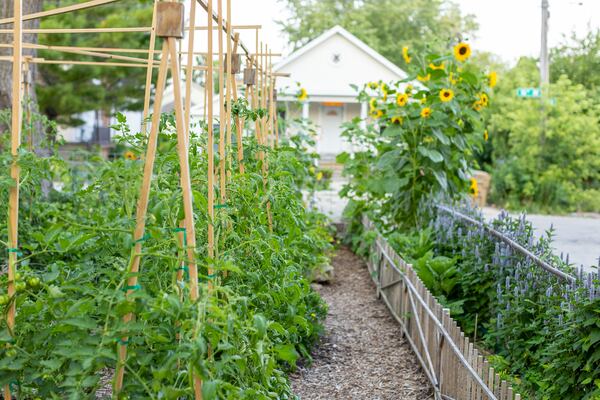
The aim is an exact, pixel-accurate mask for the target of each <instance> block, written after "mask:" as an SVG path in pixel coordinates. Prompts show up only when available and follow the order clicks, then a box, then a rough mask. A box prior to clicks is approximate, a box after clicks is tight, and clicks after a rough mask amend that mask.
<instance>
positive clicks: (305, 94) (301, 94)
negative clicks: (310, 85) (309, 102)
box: [297, 88, 308, 101]
mask: <svg viewBox="0 0 600 400" xmlns="http://www.w3.org/2000/svg"><path fill="white" fill-rule="evenodd" d="M297 97H298V101H305V100H306V99H308V92H307V91H306V89H304V88H301V89H300V91H299V92H298V96H297Z"/></svg>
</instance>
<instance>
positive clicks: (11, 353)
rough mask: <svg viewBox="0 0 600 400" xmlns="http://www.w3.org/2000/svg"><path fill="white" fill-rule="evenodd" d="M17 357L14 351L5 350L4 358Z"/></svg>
mask: <svg viewBox="0 0 600 400" xmlns="http://www.w3.org/2000/svg"><path fill="white" fill-rule="evenodd" d="M16 355H17V351H16V350H15V349H8V350H6V357H9V358H12V357H14V356H16Z"/></svg>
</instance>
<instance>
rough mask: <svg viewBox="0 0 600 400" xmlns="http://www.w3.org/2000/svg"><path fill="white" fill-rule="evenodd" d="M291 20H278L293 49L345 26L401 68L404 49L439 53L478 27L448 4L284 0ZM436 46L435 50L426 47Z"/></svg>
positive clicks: (440, 0) (445, 0)
mask: <svg viewBox="0 0 600 400" xmlns="http://www.w3.org/2000/svg"><path fill="white" fill-rule="evenodd" d="M280 1H281V2H283V3H285V5H286V7H287V9H288V11H289V13H290V14H291V18H290V19H288V20H286V21H278V24H279V25H280V26H281V27H282V29H283V31H284V32H285V33H286V34H287V35H288V37H289V42H290V43H291V44H292V46H293V47H294V49H297V48H299V47H302V46H303V45H305V44H306V43H307V42H309V41H310V40H312V39H314V38H315V37H317V36H319V35H320V34H321V33H323V32H324V31H326V30H328V29H330V28H331V27H333V26H335V25H341V26H342V27H344V28H345V29H347V30H348V31H350V32H351V33H353V34H354V35H356V36H357V37H358V38H359V39H361V40H362V41H364V42H365V43H367V44H368V45H369V46H371V47H373V48H374V49H375V50H377V51H378V52H379V53H381V54H382V55H383V56H385V57H386V58H388V59H389V60H391V61H392V62H394V63H395V64H397V65H399V66H403V65H404V60H403V58H402V51H401V50H402V46H409V47H410V48H411V49H414V51H415V53H422V52H424V51H426V50H433V51H439V50H442V49H444V48H446V47H447V45H448V41H449V40H452V39H454V38H456V37H457V36H461V35H463V34H464V35H466V36H468V35H470V34H472V33H473V32H474V31H475V30H476V29H477V24H476V23H475V20H474V17H473V16H472V15H467V16H463V15H461V13H460V9H459V8H458V6H457V5H456V4H455V3H454V2H452V1H450V0H360V1H358V0H318V1H317V0H280ZM427 43H433V49H426V47H427Z"/></svg>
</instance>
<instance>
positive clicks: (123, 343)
mask: <svg viewBox="0 0 600 400" xmlns="http://www.w3.org/2000/svg"><path fill="white" fill-rule="evenodd" d="M116 342H117V343H119V344H120V345H122V346H127V345H128V344H129V339H125V340H123V338H119V339H116Z"/></svg>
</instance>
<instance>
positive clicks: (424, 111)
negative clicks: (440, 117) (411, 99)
mask: <svg viewBox="0 0 600 400" xmlns="http://www.w3.org/2000/svg"><path fill="white" fill-rule="evenodd" d="M430 115H431V108H429V107H425V108H423V109H422V110H421V118H429V116H430Z"/></svg>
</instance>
